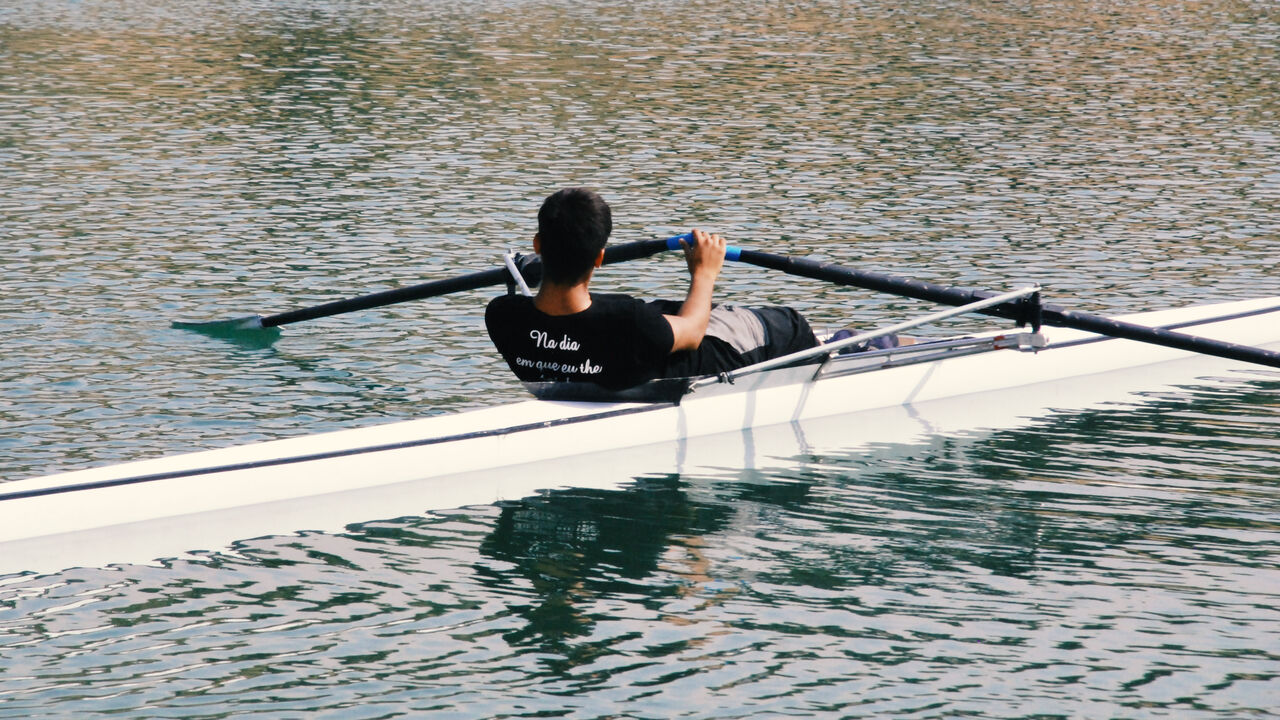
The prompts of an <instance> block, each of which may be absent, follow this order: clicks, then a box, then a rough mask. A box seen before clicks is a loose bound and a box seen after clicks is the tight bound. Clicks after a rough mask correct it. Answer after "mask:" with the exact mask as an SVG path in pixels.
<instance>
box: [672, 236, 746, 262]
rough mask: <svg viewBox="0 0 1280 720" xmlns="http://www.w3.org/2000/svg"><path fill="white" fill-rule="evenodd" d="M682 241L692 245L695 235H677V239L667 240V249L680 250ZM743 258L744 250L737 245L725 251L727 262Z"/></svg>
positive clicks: (730, 246)
mask: <svg viewBox="0 0 1280 720" xmlns="http://www.w3.org/2000/svg"><path fill="white" fill-rule="evenodd" d="M681 240H683V241H685V242H686V243H687V244H689V245H692V244H693V233H685V234H683V235H676V236H675V237H669V238H667V249H668V250H679V249H680V241H681ZM741 256H742V248H740V247H737V246H735V245H729V246H727V247H725V249H724V259H725V260H737V259H738V258H739V257H741Z"/></svg>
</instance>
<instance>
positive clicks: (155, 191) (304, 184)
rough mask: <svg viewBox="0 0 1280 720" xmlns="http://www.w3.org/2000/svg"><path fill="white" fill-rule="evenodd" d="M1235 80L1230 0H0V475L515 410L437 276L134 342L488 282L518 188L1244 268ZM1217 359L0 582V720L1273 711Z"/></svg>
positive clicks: (1177, 282)
mask: <svg viewBox="0 0 1280 720" xmlns="http://www.w3.org/2000/svg"><path fill="white" fill-rule="evenodd" d="M1276 78H1280V14H1277V11H1276V9H1275V7H1274V5H1272V4H1270V3H1261V2H1258V3H1250V2H1210V3H1182V2H1156V3H1151V2H1147V3H1111V4H1102V3H1087V2H1074V1H1072V2H1063V3H1053V4H1051V5H1050V6H1047V7H1040V6H1035V5H1016V4H1008V3H986V2H973V1H969V2H942V3H932V2H930V3H925V2H906V3H898V4H887V3H874V2H865V3H858V2H843V3H842V2H814V3H777V4H759V3H744V2H736V1H726V2H705V3H691V4H685V3H665V2H648V3H604V2H588V3H577V4H568V3H557V2H505V3H474V4H469V3H445V2H425V3H410V2H395V1H393V0H370V1H368V2H280V3H266V2H247V1H246V2H227V3H212V4H211V3H191V2H145V1H140V0H139V1H133V0H119V1H118V2H88V1H85V2H21V1H18V2H2V1H0V249H3V251H4V256H5V260H4V267H5V272H4V273H3V274H2V275H0V297H2V298H3V302H0V467H2V468H3V471H2V473H0V479H2V480H9V479H17V478H21V477H28V476H32V475H38V474H43V473H47V472H52V471H55V470H58V469H63V468H70V467H81V466H86V465H93V464H102V463H106V462H111V461H118V460H124V459H132V458H137V457H143V456H150V455H157V454H164V453H173V452H180V451H185V450H190V449H195V448H204V447H214V446H224V445H230V444H234V443H238V442H244V441H248V440H255V439H263V438H271V437H283V436H288V435H298V434H305V433H309V432H314V431H317V430H320V429H333V428H339V427H352V426H356V425H365V424H372V423H375V422H382V421H386V420H391V419H401V418H409V417H416V416H421V415H424V414H435V413H444V412H451V411H456V410H459V409H463V408H468V407H475V406H487V405H492V404H498V403H500V402H503V401H507V400H511V399H514V398H518V397H521V392H520V391H519V390H518V389H517V388H516V387H515V385H514V384H513V383H512V382H511V381H510V379H509V378H508V377H507V373H506V371H505V369H504V367H502V366H501V363H500V361H499V360H498V359H497V358H496V357H495V356H494V354H493V352H492V350H491V348H490V347H489V346H488V343H487V340H486V339H485V338H484V336H483V334H482V333H481V331H480V326H481V311H482V308H483V302H484V297H485V296H484V294H483V293H477V294H470V295H459V296H455V297H449V298H446V299H440V300H433V301H426V302H420V303H414V304H407V305H401V306H396V307H392V308H387V309H383V310H377V311H367V312H362V313H357V314H353V315H348V316H342V317H336V318H330V319H326V320H319V321H315V322H312V323H307V324H305V325H301V326H297V327H294V328H289V329H287V330H286V331H285V333H284V335H283V337H282V338H281V339H280V340H279V341H278V342H276V343H275V344H274V345H273V346H271V347H266V348H262V347H252V346H242V345H235V344H231V343H227V342H225V341H221V340H217V339H212V338H204V337H201V336H198V335H192V334H189V333H183V332H179V331H175V330H171V329H170V328H169V327H168V324H169V322H170V321H171V320H173V319H179V318H185V319H213V318H219V317H230V316H235V315H243V314H246V313H253V312H271V311H278V310H284V309H289V308H292V307H297V306H301V305H307V304H312V303H316V302H322V301H327V300H332V299H338V298H341V297H346V296H349V295H353V294H359V293H362V292H368V291H372V290H377V289H383V288H388V287H393V286H396V285H404V284H409V283H412V282H418V281H421V280H424V279H430V278H435V277H441V276H445V275H450V274H455V273H458V272H463V271H471V270H476V269H484V268H489V267H492V266H493V265H494V263H495V262H496V259H497V256H498V255H499V253H501V252H502V251H504V250H506V249H508V248H513V247H514V248H524V247H525V246H526V244H527V242H528V238H529V237H530V236H531V234H532V230H533V224H532V217H533V214H534V212H535V210H536V207H537V204H538V202H539V201H540V199H541V198H542V197H543V196H544V195H545V194H547V193H548V192H549V191H550V190H552V189H555V188H557V187H560V186H563V185H567V184H588V185H593V186H596V187H598V188H600V189H602V190H603V191H604V193H605V194H606V196H607V197H608V198H609V199H610V200H611V202H612V203H613V205H614V208H615V220H616V224H617V229H616V232H615V237H616V238H617V239H619V240H623V241H626V240H636V239H647V238H652V237H658V236H663V235H667V234H673V233H675V232H680V231H684V230H687V229H688V228H689V227H690V226H694V225H697V226H701V227H707V228H712V229H716V230H719V231H721V232H723V233H725V234H726V235H727V236H729V237H730V238H731V239H732V240H733V241H734V242H737V243H740V244H743V245H754V246H763V247H769V248H772V249H775V250H778V251H781V252H788V253H795V254H805V255H816V256H820V257H826V258H830V259H836V260H840V261H844V262H848V263H851V264H857V265H859V266H863V267H868V268H872V269H879V270H889V271H893V272H898V273H905V274H915V275H918V276H920V277H923V278H926V279H930V280H934V281H938V282H943V283H949V284H965V285H974V286H987V287H994V288H1004V287H1009V286H1012V285H1013V284H1015V283H1016V282H1019V281H1023V280H1034V281H1037V282H1040V283H1041V284H1043V285H1044V286H1045V288H1046V293H1047V295H1048V296H1049V297H1050V298H1051V299H1053V300H1055V301H1059V302H1063V303H1064V304H1072V305H1075V306H1078V307H1082V308H1084V309H1088V310H1095V311H1107V312H1120V311H1130V310H1141V309H1147V308H1153V307H1160V306H1167V305H1173V304H1183V303H1195V302H1208V301H1214V300H1225V299H1232V298H1236V297H1250V296H1263V295H1280V273H1278V272H1277V271H1276V269H1275V265H1276V262H1277V259H1278V258H1280V118H1277V112H1278V111H1280V85H1278V84H1277V81H1276ZM681 265H682V264H681V263H680V262H679V261H678V260H677V259H675V258H665V259H653V260H650V261H644V262H640V263H635V264H632V265H628V266H626V268H625V270H622V269H618V270H608V271H606V272H604V273H602V275H601V276H600V282H601V283H602V284H606V285H607V286H609V287H612V288H616V289H621V290H626V291H631V292H637V293H643V294H648V295H664V296H665V295H675V294H678V293H680V292H682V282H683V281H682V274H681ZM720 292H721V294H722V296H724V297H726V298H730V299H734V300H738V301H767V302H779V303H788V304H793V305H795V306H797V307H800V308H802V309H803V310H804V311H805V312H806V313H807V314H809V315H810V316H811V317H812V318H813V319H814V320H815V322H816V323H817V324H826V325H842V324H846V323H848V322H858V323H863V324H873V323H880V322H887V321H897V320H901V319H904V318H906V317H908V316H910V315H911V314H913V313H918V312H920V311H921V310H922V309H923V308H922V307H921V306H919V305H918V304H916V303H912V302H909V301H904V300H896V299H893V298H884V297H880V296H872V295H869V294H865V293H859V292H854V291H849V290H838V289H832V288H826V287H821V286H816V285H814V284H811V283H808V282H807V281H795V280H792V279H786V278H781V277H778V276H772V275H768V274H765V273H763V272H762V271H759V270H751V269H746V268H731V269H730V270H728V271H727V272H726V275H725V277H724V280H723V282H722V283H721V286H720ZM955 327H956V326H955V325H949V326H946V327H938V328H933V329H931V330H930V332H937V333H943V332H947V331H949V330H951V329H954V328H955ZM1218 375H1220V376H1223V377H1224V378H1225V380H1223V379H1217V380H1208V379H1206V380H1203V381H1200V380H1197V381H1194V382H1189V383H1188V384H1187V386H1186V387H1183V388H1179V389H1173V390H1169V391H1166V392H1161V393H1158V394H1149V395H1146V396H1142V397H1131V398H1128V399H1126V400H1124V401H1123V402H1119V403H1117V404H1115V405H1114V406H1113V407H1101V408H1093V409H1089V410H1062V411H1057V412H1045V413H1042V414H1039V415H1038V416H1037V417H1035V418H1033V419H1031V420H1029V421H1028V422H1027V423H1025V424H1023V425H1022V426H1021V427H1016V428H1006V429H1001V430H990V431H988V430H983V429H981V428H974V429H973V431H972V432H964V433H950V434H933V435H928V436H925V437H921V438H915V439H913V440H911V441H909V442H907V441H904V442H902V443H898V444H883V445H876V446H872V447H868V446H866V445H865V444H864V443H860V442H859V441H858V438H857V432H856V428H854V429H851V431H850V437H849V438H848V441H847V442H843V441H831V440H826V441H823V442H820V443H811V444H810V445H809V447H808V449H807V450H806V451H805V452H804V453H802V454H800V455H797V456H788V457H779V458H774V459H773V460H770V461H769V462H766V463H764V464H763V465H761V466H753V467H752V468H751V469H743V468H742V467H732V466H726V467H720V468H714V469H712V468H703V469H699V470H696V471H691V472H688V473H683V474H679V475H671V474H670V473H668V472H667V471H666V470H665V469H659V468H655V469H654V472H651V473H643V472H642V473H638V474H637V473H634V472H630V471H628V474H625V475H622V474H619V471H618V470H617V469H616V468H612V467H610V466H609V465H608V464H607V463H605V464H602V466H601V467H600V475H601V485H602V487H603V486H613V487H614V488H615V489H596V490H576V491H574V490H565V491H557V492H552V493H549V494H546V495H545V496H540V497H537V498H531V499H528V500H525V501H522V502H516V503H510V504H506V505H503V506H501V507H474V508H466V509H459V510H454V511H449V512H439V513H431V514H426V515H424V514H421V513H419V512H418V509H416V508H406V509H405V513H404V515H405V516H404V517H401V518H394V519H388V518H368V522H364V523H361V524H358V525H353V526H351V527H349V528H348V529H347V531H346V532H344V533H341V534H333V535H326V534H314V533H313V534H302V535H296V536H295V535H284V536H276V537H266V538H258V539H246V540H245V541H244V542H242V543H240V544H238V545H237V546H236V547H234V548H231V549H225V550H222V551H218V552H203V553H197V554H195V555H192V556H188V557H185V558H182V559H169V560H163V561H161V562H158V563H156V564H154V565H147V566H138V565H122V566H117V567H111V568H87V569H73V570H66V571H64V572H60V573H56V574H52V575H45V576H34V575H24V576H10V577H7V578H0V717H6V718H7V717H14V718H17V717H24V718H25V717H84V716H91V715H97V714H112V715H116V716H121V717H184V718H193V717H231V716H237V715H242V716H252V717H279V718H287V717H288V718H292V717H304V716H327V717H343V718H381V717H397V716H400V717H412V716H423V715H428V714H430V715H431V716H439V717H476V718H480V717H484V718H491V717H516V716H544V717H545V716H568V717H584V718H585V717H646V718H648V717H653V718H659V717H664V718H665V717H677V716H686V717H700V718H721V717H723V718H733V717H783V716H830V717H926V718H927V717H1009V718H1030V717H1071V718H1076V717H1126V718H1127V717H1173V718H1202V717H1203V718H1240V717H1268V716H1272V715H1274V714H1275V713H1276V712H1277V708H1280V677H1278V676H1280V653H1278V652H1277V648H1280V612H1277V610H1276V607H1277V605H1278V604H1280V603H1278V601H1280V562H1278V555H1280V551H1278V550H1277V548H1278V547H1280V544H1278V543H1280V485H1278V484H1277V478H1278V477H1280V441H1278V440H1277V439H1276V438H1277V430H1278V429H1280V377H1277V376H1276V375H1275V374H1274V373H1267V372H1265V371H1260V372H1254V373H1238V372H1226V371H1224V372H1222V373H1218Z"/></svg>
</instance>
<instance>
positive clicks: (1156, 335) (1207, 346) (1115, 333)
mask: <svg viewBox="0 0 1280 720" xmlns="http://www.w3.org/2000/svg"><path fill="white" fill-rule="evenodd" d="M1043 317H1044V324H1046V325H1053V326H1055V327H1066V328H1074V329H1076V330H1085V331H1087V332H1091V333H1097V334H1098V335H1106V336H1108V337H1114V338H1124V339H1126V340H1137V341H1138V342H1145V343H1151V344H1153V345H1163V346H1165V347H1171V348H1177V349H1179V350H1189V351H1191V352H1197V353H1203V354H1205V355H1214V356H1216V357H1221V358H1227V359H1229V360H1240V361H1243V362H1249V363H1257V364H1259V365H1267V366H1269V367H1274V368H1280V353H1278V352H1273V351H1271V350H1263V349H1262V348H1256V347H1251V346H1249V345H1239V344H1237V343H1231V342H1225V341H1222V340H1212V339H1210V338H1206V337H1200V336H1198V335H1188V334H1186V333H1180V332H1175V331H1173V330H1165V329H1164V328H1156V327H1147V326H1145V325H1135V324H1134V323H1127V322H1124V321H1122V320H1113V319H1111V318H1107V317H1102V316H1099V315H1090V314H1089V313H1082V312H1077V311H1075V310H1066V309H1064V308H1061V307H1058V306H1056V305H1045V306H1044V309H1043Z"/></svg>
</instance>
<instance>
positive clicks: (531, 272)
mask: <svg viewBox="0 0 1280 720" xmlns="http://www.w3.org/2000/svg"><path fill="white" fill-rule="evenodd" d="M666 249H667V241H666V240H641V241H639V242H633V243H626V244H624V245H614V246H612V247H608V248H605V252H604V261H605V263H606V264H608V263H616V262H623V261H626V260H638V259H640V258H645V257H649V256H650V255H656V254H657V253H660V252H664V251H666ZM520 274H521V275H523V276H524V278H525V280H526V282H528V283H529V284H530V285H536V284H537V283H538V280H539V279H540V278H541V276H542V263H541V261H539V260H538V259H537V258H534V259H533V260H532V261H531V262H530V263H529V264H528V265H526V266H525V268H524V269H522V270H521V272H520ZM511 279H512V278H511V273H509V272H507V269H506V268H495V269H493V270H482V271H480V272H476V273H471V274H470V275H462V276H459V277H454V278H443V279H441V280H431V281H429V282H424V283H420V284H418V285H410V286H408V287H402V288H395V289H394V290H383V291H382V292H376V293H370V294H368V295H361V296H359V297H353V298H347V299H345V300H334V301H333V302H327V303H324V304H321V305H313V306H311V307H305V308H298V309H297V310H290V311H288V312H282V313H278V314H276V315H267V316H266V317H263V318H262V326H263V327H279V326H280V325H288V324H290V323H296V322H302V321H304V320H315V319H316V318H322V317H329V316H330V315H340V314H342V313H348V312H355V311H357V310H368V309H369V308H375V307H382V306H383V305H392V304H395V303H402V302H409V301H410V300H422V299H424V298H429V297H436V296H438V295H447V294H449V293H455V292H463V291H466V290H478V289H480V288H483V287H492V286H494V285H502V284H503V283H506V282H509V281H510V280H511Z"/></svg>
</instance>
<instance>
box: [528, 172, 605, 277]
mask: <svg viewBox="0 0 1280 720" xmlns="http://www.w3.org/2000/svg"><path fill="white" fill-rule="evenodd" d="M611 232H613V215H612V213H610V212H609V205H608V203H606V202H605V201H604V198H602V197H600V196H599V195H597V194H596V193H595V192H594V191H591V190H588V189H587V188H565V189H564V190H559V191H556V192H555V193H552V194H551V196H549V197H548V198H547V199H546V200H543V201H542V208H541V209H540V210H538V238H539V252H538V254H539V255H541V256H542V276H543V278H544V279H546V280H548V281H550V282H553V283H557V284H560V285H571V284H573V283H576V282H579V281H581V280H582V279H584V278H585V277H587V275H588V274H589V273H590V272H591V270H592V269H594V268H595V266H596V258H597V257H599V255H600V251H601V250H603V249H604V245H605V243H606V242H608V241H609V233H611Z"/></svg>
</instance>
